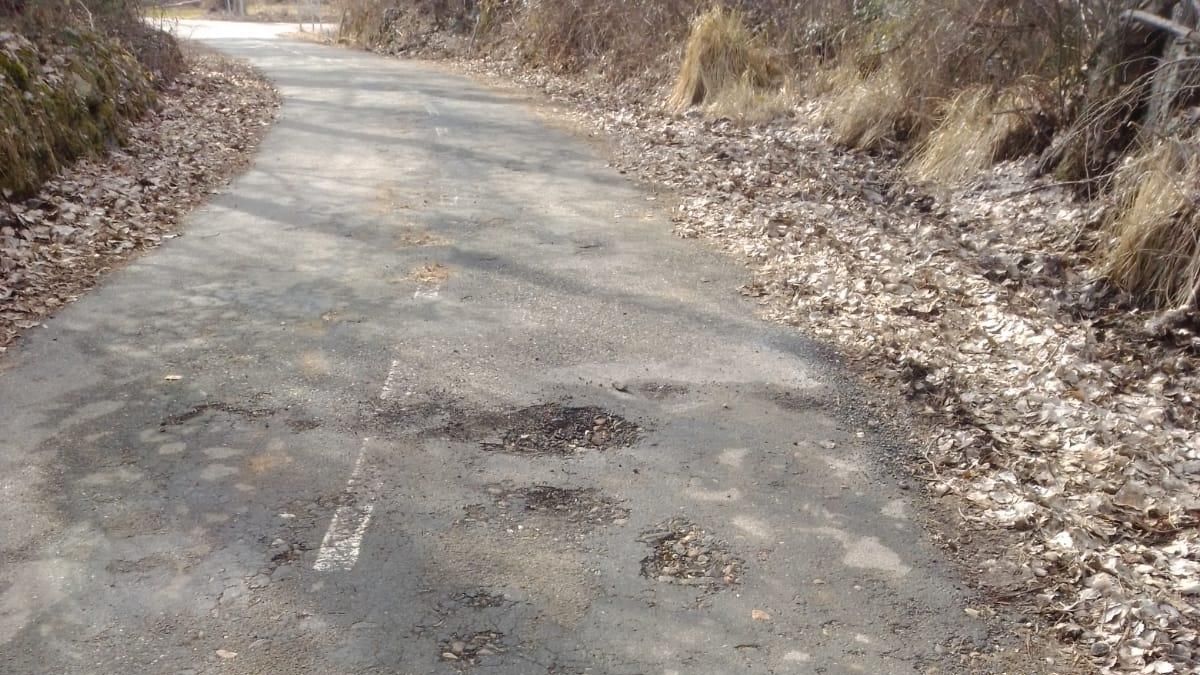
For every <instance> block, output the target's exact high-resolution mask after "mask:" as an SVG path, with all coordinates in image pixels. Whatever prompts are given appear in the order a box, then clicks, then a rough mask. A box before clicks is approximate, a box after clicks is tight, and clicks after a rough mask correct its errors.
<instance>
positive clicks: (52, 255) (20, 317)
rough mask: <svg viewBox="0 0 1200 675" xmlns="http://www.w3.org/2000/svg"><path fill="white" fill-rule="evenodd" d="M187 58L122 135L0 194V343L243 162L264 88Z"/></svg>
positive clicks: (207, 60)
mask: <svg viewBox="0 0 1200 675" xmlns="http://www.w3.org/2000/svg"><path fill="white" fill-rule="evenodd" d="M188 61H189V63H188V66H189V67H188V69H187V71H186V72H184V73H183V74H182V75H180V76H179V77H178V78H177V79H176V81H175V82H174V83H173V84H171V85H169V86H168V87H167V88H166V89H165V90H164V91H162V92H160V94H159V103H160V105H159V107H158V109H157V110H153V111H150V112H148V113H147V114H146V115H145V116H144V117H143V118H142V119H141V120H140V121H139V122H137V123H136V124H134V126H133V128H131V129H130V130H129V136H128V141H127V143H125V144H124V145H123V146H122V147H120V148H117V149H114V150H113V151H112V152H111V153H109V155H108V156H106V157H103V158H101V159H98V160H83V161H79V162H76V163H75V164H73V165H71V166H70V167H68V168H67V169H65V170H64V171H63V172H62V173H60V174H59V175H58V176H57V177H55V178H53V179H51V180H50V181H48V182H47V183H46V184H45V185H44V186H43V187H42V189H41V191H40V192H39V193H38V195H37V196H35V197H33V198H30V199H27V200H25V201H23V202H17V203H10V202H8V201H5V200H0V353H3V351H4V350H5V349H6V348H7V346H8V345H9V344H11V343H12V341H13V339H14V338H15V337H16V336H17V334H18V333H19V332H20V331H22V330H24V329H27V328H32V327H34V326H36V325H38V323H39V322H41V321H42V320H43V318H45V317H46V316H47V315H49V314H50V313H51V312H53V311H55V310H56V309H57V308H59V307H61V306H62V305H63V304H64V303H67V302H71V301H72V300H74V299H75V298H76V297H78V295H79V294H80V293H82V292H83V291H85V290H87V289H88V288H90V287H92V286H93V285H95V283H96V281H97V280H98V279H99V277H100V276H101V275H103V274H104V273H105V272H107V271H108V270H110V269H112V267H114V266H115V265H119V264H120V263H121V262H123V261H124V260H126V259H127V258H128V257H129V256H130V255H131V254H133V253H134V252H136V251H139V250H143V249H146V248H149V247H153V246H155V245H157V244H158V243H159V242H160V241H162V239H164V238H167V237H170V236H173V235H172V234H171V232H173V231H174V229H175V227H176V224H177V223H178V221H179V219H180V218H181V217H182V216H183V215H184V214H186V213H187V211H188V209H189V208H191V207H192V206H193V205H194V204H196V203H197V202H198V201H200V200H201V199H203V198H204V197H205V196H206V195H207V194H209V193H210V192H211V191H212V190H213V189H214V188H216V187H218V186H220V185H221V184H222V183H223V182H224V181H225V180H226V179H227V178H228V177H229V175H230V173H231V172H232V171H233V170H235V169H237V168H238V167H240V166H242V165H243V164H244V163H245V161H246V159H247V157H248V156H249V153H250V152H251V151H252V150H253V148H254V147H255V146H256V145H257V144H258V141H259V140H260V139H261V137H262V135H263V133H264V132H265V130H266V128H267V126H268V125H269V124H270V123H271V121H272V120H273V119H274V117H275V113H276V110H277V108H278V96H277V94H276V92H275V90H274V89H273V88H272V87H271V86H270V85H269V84H268V83H267V82H266V81H265V80H264V79H263V78H262V77H260V76H259V75H258V74H257V73H255V72H254V71H253V70H251V69H250V68H249V67H247V66H244V65H241V64H239V63H236V62H233V61H230V60H228V59H225V58H223V57H220V56H217V55H216V54H213V53H210V52H206V51H200V50H198V49H195V50H191V51H190V53H189V54H188Z"/></svg>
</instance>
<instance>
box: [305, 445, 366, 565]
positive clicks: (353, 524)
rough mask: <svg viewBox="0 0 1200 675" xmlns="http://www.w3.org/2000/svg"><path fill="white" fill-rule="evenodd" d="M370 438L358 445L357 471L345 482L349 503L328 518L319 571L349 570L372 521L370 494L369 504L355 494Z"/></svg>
mask: <svg viewBox="0 0 1200 675" xmlns="http://www.w3.org/2000/svg"><path fill="white" fill-rule="evenodd" d="M370 440H371V439H369V438H364V439H363V441H362V445H360V446H359V448H358V458H357V459H355V460H354V470H353V471H351V472H350V479H349V480H348V481H346V489H345V490H343V492H342V494H343V495H344V496H346V497H348V498H349V499H350V500H351V503H350V504H347V505H346V506H340V507H338V509H337V511H334V513H333V519H332V520H330V521H329V529H328V530H326V532H325V538H324V539H322V540H321V548H320V550H319V551H318V552H317V560H316V562H314V563H313V569H314V570H316V571H318V572H330V571H334V570H341V571H345V572H349V571H350V570H352V569H354V565H355V564H356V563H357V562H358V553H359V550H360V549H361V548H362V540H363V536H364V535H365V534H366V533H367V526H368V525H370V524H371V514H372V513H374V511H375V505H374V504H372V503H371V498H370V496H369V495H368V496H367V500H366V503H360V502H361V500H362V498H363V497H362V496H361V495H359V494H356V493H355V490H354V489H355V487H357V486H358V484H359V483H360V482H362V477H363V466H364V464H366V457H367V445H368V443H369V442H370Z"/></svg>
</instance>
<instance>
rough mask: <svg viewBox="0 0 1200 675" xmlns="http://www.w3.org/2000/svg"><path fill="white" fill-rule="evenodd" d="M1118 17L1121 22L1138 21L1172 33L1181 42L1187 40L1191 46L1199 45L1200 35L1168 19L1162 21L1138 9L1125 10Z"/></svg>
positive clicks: (1156, 16) (1159, 17) (1161, 18)
mask: <svg viewBox="0 0 1200 675" xmlns="http://www.w3.org/2000/svg"><path fill="white" fill-rule="evenodd" d="M1194 1H1195V0H1193V2H1194ZM1120 16H1121V20H1123V21H1130V20H1133V21H1139V22H1141V23H1144V24H1146V25H1147V26H1150V27H1152V28H1157V29H1159V30H1165V31H1167V32H1168V33H1173V34H1174V35H1175V36H1176V37H1178V38H1179V39H1181V40H1187V41H1188V42H1191V43H1192V44H1195V45H1200V35H1197V34H1196V31H1194V30H1192V29H1191V28H1188V27H1187V26H1185V25H1183V24H1181V23H1178V22H1175V21H1172V20H1170V19H1164V18H1163V17H1161V16H1158V15H1156V14H1151V13H1150V12H1145V11H1142V10H1140V9H1127V10H1125V11H1124V12H1121V15H1120Z"/></svg>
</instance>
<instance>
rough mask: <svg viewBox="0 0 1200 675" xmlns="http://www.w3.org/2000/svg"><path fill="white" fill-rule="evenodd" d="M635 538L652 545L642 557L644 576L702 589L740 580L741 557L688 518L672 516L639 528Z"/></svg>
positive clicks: (722, 587) (727, 586)
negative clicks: (642, 529) (641, 528)
mask: <svg viewBox="0 0 1200 675" xmlns="http://www.w3.org/2000/svg"><path fill="white" fill-rule="evenodd" d="M638 541H640V542H642V543H644V544H649V545H650V546H651V547H652V549H653V550H652V551H651V553H650V555H648V556H646V557H645V558H643V559H642V575H643V576H645V577H646V578H647V579H653V580H654V581H658V582H662V583H669V584H679V585H681V586H695V587H698V588H703V589H706V590H721V589H725V588H730V587H732V586H734V585H736V584H737V583H739V581H740V580H741V577H742V573H743V569H744V567H745V561H743V560H742V559H741V558H738V557H737V556H735V555H734V554H733V553H732V552H730V550H729V548H728V546H727V545H726V544H725V542H723V541H721V540H719V539H717V538H716V537H715V536H713V535H712V534H709V533H708V532H706V531H705V530H704V529H703V528H701V527H700V526H698V525H696V524H695V523H692V522H691V521H689V520H686V519H683V518H672V519H671V520H668V521H666V522H665V523H663V524H661V525H660V526H658V527H656V528H654V529H653V530H649V531H647V532H643V533H642V535H641V536H640V537H638Z"/></svg>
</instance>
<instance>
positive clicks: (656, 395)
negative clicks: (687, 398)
mask: <svg viewBox="0 0 1200 675" xmlns="http://www.w3.org/2000/svg"><path fill="white" fill-rule="evenodd" d="M638 391H640V392H641V393H642V395H643V396H645V397H646V398H650V399H654V400H656V401H661V400H664V399H668V398H677V397H680V396H684V395H686V394H687V393H688V388H687V387H685V386H683V385H682V384H672V383H670V382H646V383H645V384H641V385H639V386H638Z"/></svg>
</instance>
